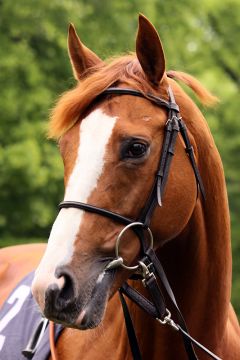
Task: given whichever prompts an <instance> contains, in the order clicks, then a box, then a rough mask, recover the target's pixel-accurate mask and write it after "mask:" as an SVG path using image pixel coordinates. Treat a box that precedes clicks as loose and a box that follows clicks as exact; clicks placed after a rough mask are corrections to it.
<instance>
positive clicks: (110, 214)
mask: <svg viewBox="0 0 240 360" xmlns="http://www.w3.org/2000/svg"><path fill="white" fill-rule="evenodd" d="M58 208H59V209H68V208H75V209H80V210H85V211H88V212H90V213H95V214H98V215H101V216H105V217H108V218H109V219H111V220H114V221H117V222H120V223H122V224H124V225H128V224H131V223H132V222H134V221H135V220H133V219H129V218H127V217H125V216H122V215H120V214H117V213H115V212H113V211H110V210H106V209H103V208H99V207H97V206H94V205H90V204H85V203H82V202H78V201H62V202H61V203H60V204H59V205H58Z"/></svg>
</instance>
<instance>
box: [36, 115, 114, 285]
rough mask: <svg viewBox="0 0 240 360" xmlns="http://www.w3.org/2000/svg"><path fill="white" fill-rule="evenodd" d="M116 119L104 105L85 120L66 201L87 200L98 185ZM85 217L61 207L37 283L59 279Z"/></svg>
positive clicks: (46, 283)
mask: <svg viewBox="0 0 240 360" xmlns="http://www.w3.org/2000/svg"><path fill="white" fill-rule="evenodd" d="M116 120H117V117H110V116H108V115H106V114H104V112H103V111H102V110H100V109H97V110H95V111H94V112H92V113H91V114H90V115H88V116H87V117H86V118H84V119H83V120H82V122H81V125H80V144H79V148H78V154H77V159H76V162H75V165H74V168H73V171H72V174H71V175H70V177H69V181H68V184H67V187H66V191H65V197H64V200H65V201H80V202H85V203H86V202H87V200H88V197H89V196H90V195H91V193H92V191H93V190H94V189H95V188H96V186H97V182H98V179H99V177H100V175H101V174H102V170H103V167H104V156H105V152H106V145H107V144H108V142H109V140H110V137H111V134H112V130H113V128H114V125H115V123H116ZM82 217H83V211H82V210H78V209H74V208H68V209H61V211H60V212H59V214H58V216H57V218H56V220H55V222H54V224H53V227H52V231H51V234H50V237H49V240H48V246H47V249H46V252H45V254H44V256H43V258H42V261H41V263H40V265H39V267H38V269H37V271H36V274H35V278H34V285H37V282H38V280H40V282H41V287H42V286H43V287H45V286H48V285H49V284H50V283H52V282H56V278H55V277H54V272H55V269H56V267H57V266H59V265H65V264H68V263H69V262H70V260H71V258H72V255H73V252H74V242H75V239H76V236H77V234H78V232H79V229H80V226H81V222H82ZM43 283H45V284H43ZM59 285H60V284H59Z"/></svg>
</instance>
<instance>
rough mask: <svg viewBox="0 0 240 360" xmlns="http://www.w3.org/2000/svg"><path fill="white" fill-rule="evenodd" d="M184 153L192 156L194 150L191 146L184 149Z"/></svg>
mask: <svg viewBox="0 0 240 360" xmlns="http://www.w3.org/2000/svg"><path fill="white" fill-rule="evenodd" d="M185 151H186V153H187V154H190V153H192V154H193V153H194V148H193V146H192V145H191V146H188V147H186V149H185Z"/></svg>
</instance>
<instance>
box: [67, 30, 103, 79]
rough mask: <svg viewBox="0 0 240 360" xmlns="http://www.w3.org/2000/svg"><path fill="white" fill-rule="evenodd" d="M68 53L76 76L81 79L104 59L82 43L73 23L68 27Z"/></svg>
mask: <svg viewBox="0 0 240 360" xmlns="http://www.w3.org/2000/svg"><path fill="white" fill-rule="evenodd" d="M68 53H69V57H70V60H71V64H72V68H73V73H74V76H75V78H76V79H77V80H80V78H81V76H82V75H83V73H84V72H85V71H86V70H87V69H88V68H90V67H93V66H95V65H97V64H100V63H101V62H102V60H101V59H100V58H99V57H98V56H97V55H96V54H94V52H92V51H91V50H89V49H88V48H87V47H86V46H85V45H83V44H82V42H81V40H80V39H79V37H78V35H77V33H76V30H75V28H74V25H73V24H70V25H69V28H68Z"/></svg>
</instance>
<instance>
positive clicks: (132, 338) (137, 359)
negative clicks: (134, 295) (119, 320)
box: [119, 291, 142, 360]
mask: <svg viewBox="0 0 240 360" xmlns="http://www.w3.org/2000/svg"><path fill="white" fill-rule="evenodd" d="M119 297H120V301H121V304H122V309H123V314H124V320H125V325H126V329H127V334H128V342H129V345H130V348H131V352H132V356H133V359H134V360H142V355H141V352H140V349H139V345H138V341H137V337H136V333H135V330H134V326H133V323H132V318H131V315H130V313H129V310H128V306H127V303H126V300H125V299H124V296H123V294H122V292H121V291H119Z"/></svg>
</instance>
